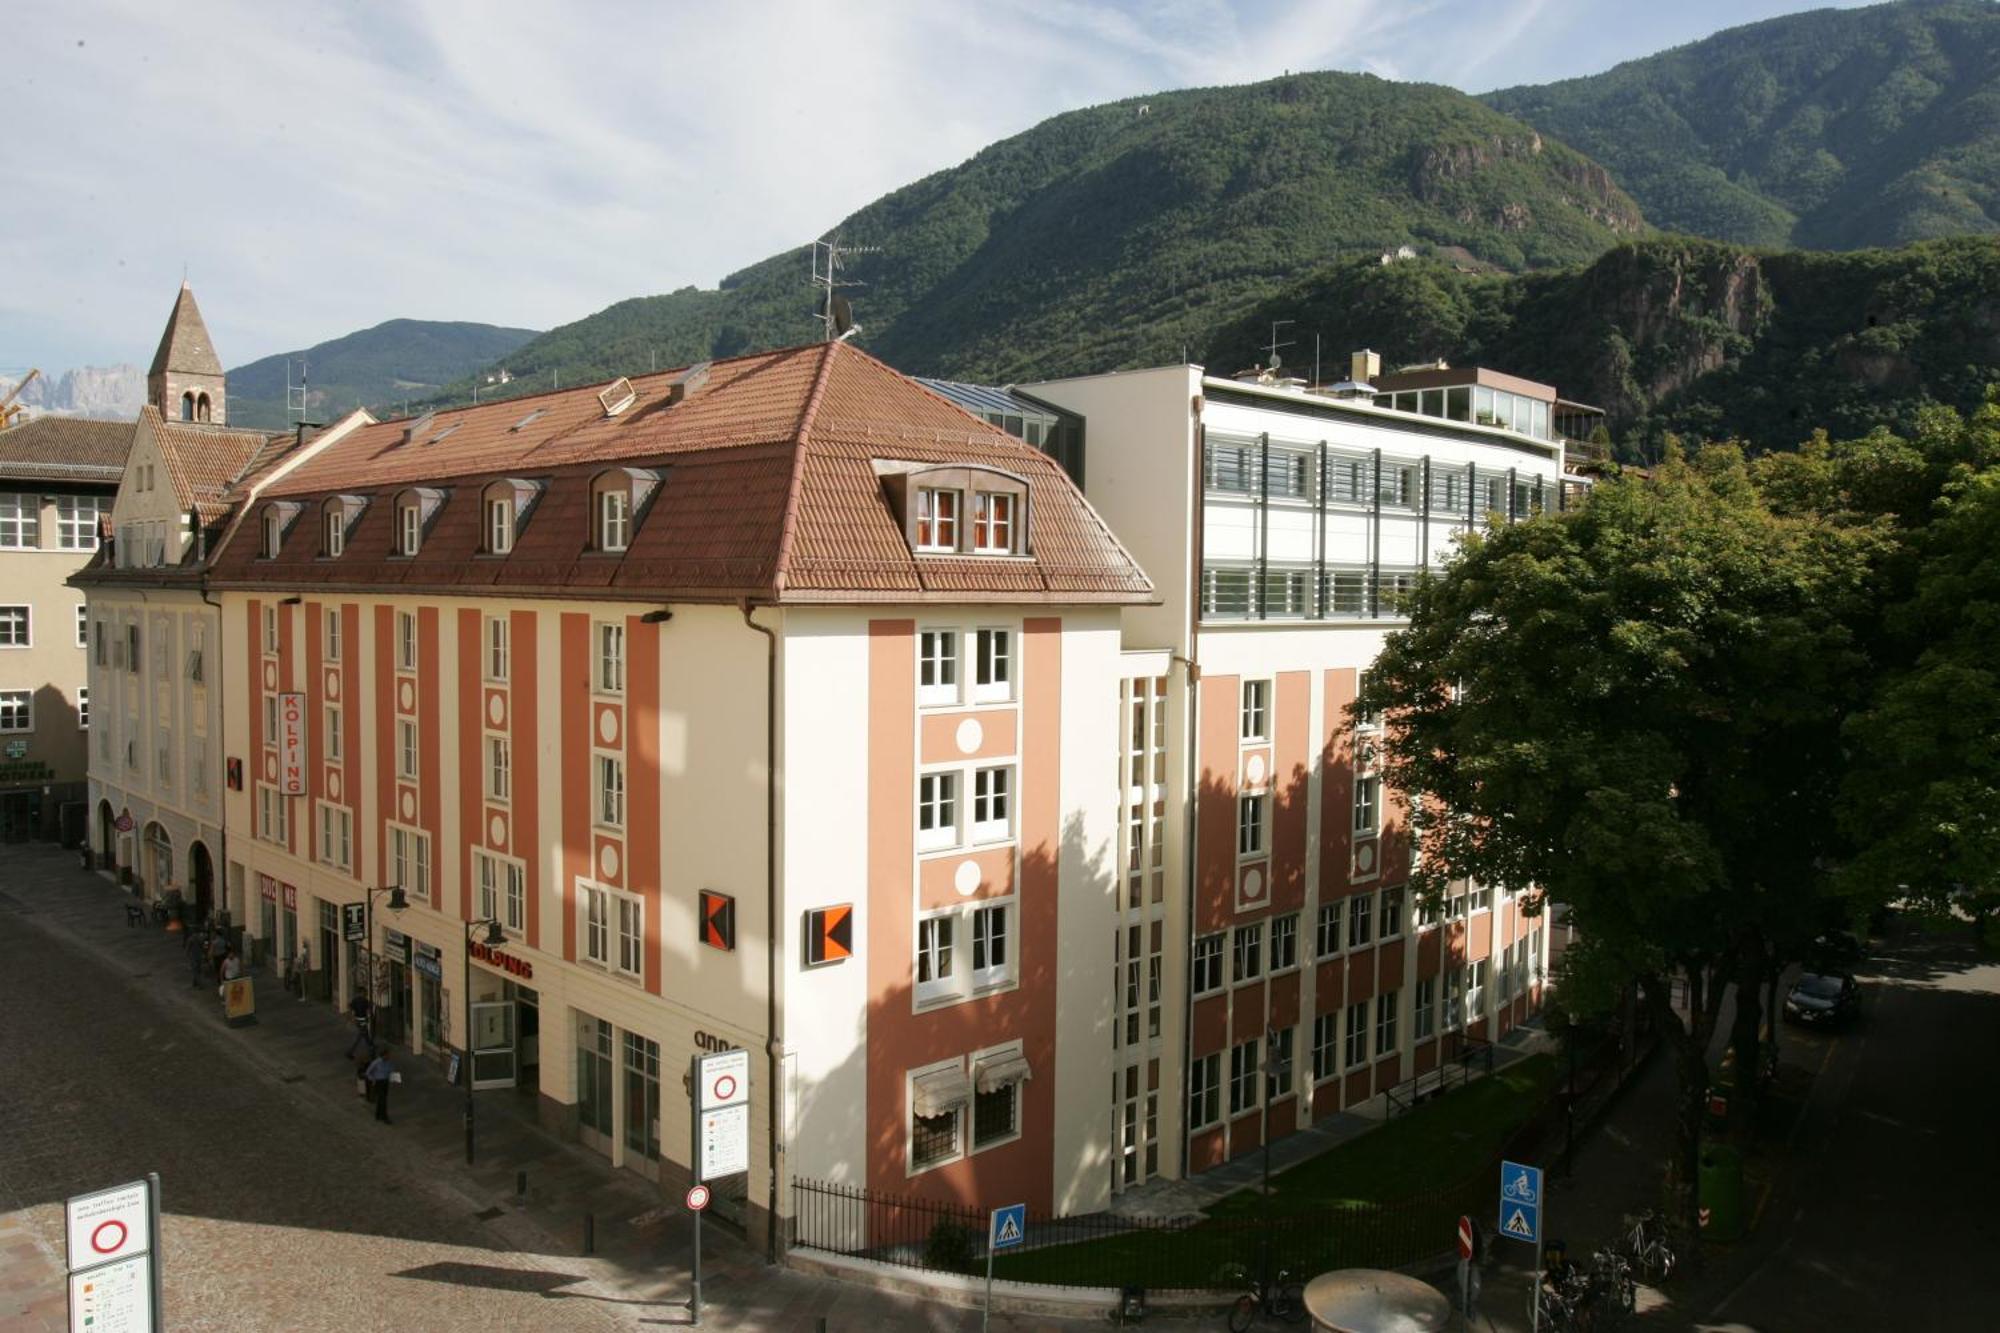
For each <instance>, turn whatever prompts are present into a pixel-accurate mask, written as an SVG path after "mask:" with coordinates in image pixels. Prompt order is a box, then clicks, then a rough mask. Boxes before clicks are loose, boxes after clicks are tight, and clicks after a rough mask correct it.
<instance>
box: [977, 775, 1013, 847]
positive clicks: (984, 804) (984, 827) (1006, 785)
mask: <svg viewBox="0 0 2000 1333" xmlns="http://www.w3.org/2000/svg"><path fill="white" fill-rule="evenodd" d="M1013 832H1014V770H1013V768H1011V767H1010V766H1008V765H1006V764H1000V765H996V766H994V767H991V768H976V769H974V770H973V771H972V840H973V841H974V842H997V841H1002V840H1005V839H1006V838H1009V837H1011V836H1013Z"/></svg>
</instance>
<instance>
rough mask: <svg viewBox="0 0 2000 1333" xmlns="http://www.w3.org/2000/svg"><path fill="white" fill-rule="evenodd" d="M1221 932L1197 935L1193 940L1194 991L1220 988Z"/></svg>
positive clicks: (1200, 991)
mask: <svg viewBox="0 0 2000 1333" xmlns="http://www.w3.org/2000/svg"><path fill="white" fill-rule="evenodd" d="M1222 946H1223V941H1222V932H1221V931H1217V932H1216V933H1215V934H1213V935H1202V936H1199V937H1198V938H1197V939H1196V940H1195V942H1194V993H1195V994H1196V995H1204V994H1206V993H1208V992H1209V991H1216V990H1221V989H1222Z"/></svg>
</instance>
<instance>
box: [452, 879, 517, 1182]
mask: <svg viewBox="0 0 2000 1333" xmlns="http://www.w3.org/2000/svg"><path fill="white" fill-rule="evenodd" d="M481 926H484V927H485V928H486V932H485V935H484V937H483V938H482V939H481V941H480V943H483V944H485V945H486V946H487V947H488V948H495V947H497V946H499V945H502V944H505V943H506V942H507V932H506V931H504V930H502V929H501V928H500V923H499V922H498V921H496V920H495V919H494V918H492V917H490V916H489V917H482V918H481V919H480V920H478V921H468V922H466V923H465V977H464V980H463V982H462V986H463V989H461V990H460V991H459V998H458V1002H459V1005H460V1007H461V1008H463V1009H464V1010H465V1062H464V1064H463V1066H462V1067H461V1068H460V1069H459V1071H458V1072H459V1077H460V1078H462V1079H464V1080H465V1164H466V1165H467V1166H471V1165H472V944H473V939H472V932H473V931H474V930H477V929H478V928H479V927H481Z"/></svg>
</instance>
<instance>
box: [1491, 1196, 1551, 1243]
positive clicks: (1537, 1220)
mask: <svg viewBox="0 0 2000 1333" xmlns="http://www.w3.org/2000/svg"><path fill="white" fill-rule="evenodd" d="M1540 1213H1541V1209H1539V1208H1536V1207H1533V1206H1532V1205H1529V1204H1525V1203H1510V1204H1508V1205H1506V1206H1505V1207H1503V1208H1502V1209H1501V1210H1500V1230H1501V1232H1502V1234H1504V1235H1507V1236H1511V1237H1512V1238H1514V1239H1515V1240H1527V1241H1532V1240H1534V1239H1535V1238H1536V1237H1537V1236H1538V1235H1539V1234H1540V1233H1541V1217H1540Z"/></svg>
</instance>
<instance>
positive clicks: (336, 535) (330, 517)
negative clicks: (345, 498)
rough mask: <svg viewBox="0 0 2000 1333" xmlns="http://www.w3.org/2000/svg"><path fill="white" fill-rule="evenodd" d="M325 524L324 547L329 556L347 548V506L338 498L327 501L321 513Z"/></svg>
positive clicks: (336, 554)
mask: <svg viewBox="0 0 2000 1333" xmlns="http://www.w3.org/2000/svg"><path fill="white" fill-rule="evenodd" d="M322 517H323V520H324V522H325V524H326V539H325V542H324V544H323V545H324V549H325V551H326V554H327V556H328V557H329V558H331V557H334V556H338V555H339V554H340V553H341V552H342V551H344V550H346V549H347V506H345V505H343V504H341V502H340V501H338V500H330V501H328V502H327V506H326V509H325V510H324V511H323V514H322Z"/></svg>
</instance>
